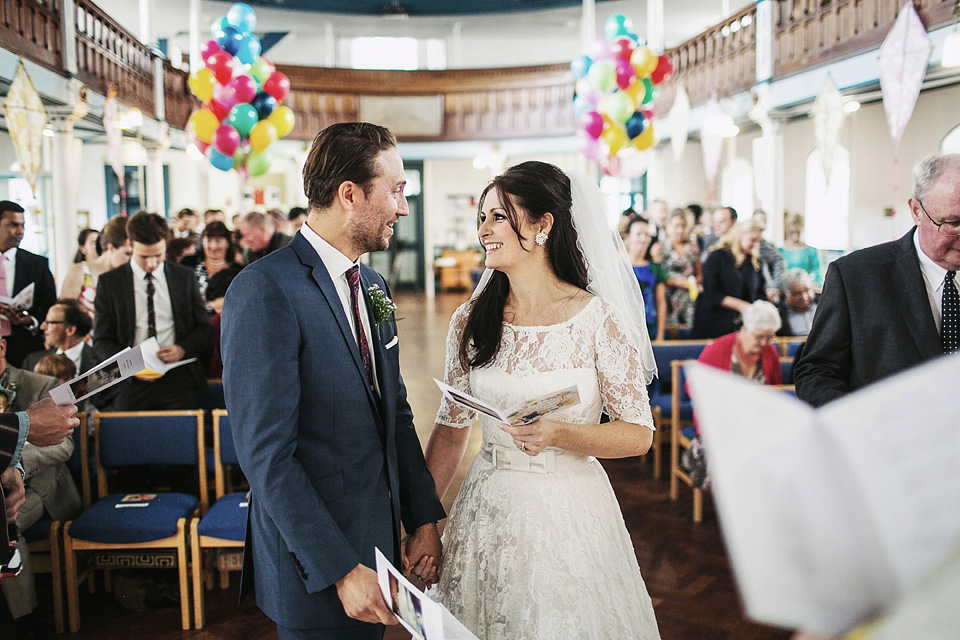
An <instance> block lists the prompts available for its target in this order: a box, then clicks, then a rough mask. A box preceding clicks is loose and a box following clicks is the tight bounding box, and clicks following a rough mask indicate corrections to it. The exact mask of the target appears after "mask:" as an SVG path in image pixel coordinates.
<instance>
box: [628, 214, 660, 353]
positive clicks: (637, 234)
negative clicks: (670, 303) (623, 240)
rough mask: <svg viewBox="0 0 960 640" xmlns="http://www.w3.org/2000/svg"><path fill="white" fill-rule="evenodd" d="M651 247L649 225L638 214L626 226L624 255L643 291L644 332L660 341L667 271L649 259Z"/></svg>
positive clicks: (651, 239) (651, 240)
mask: <svg viewBox="0 0 960 640" xmlns="http://www.w3.org/2000/svg"><path fill="white" fill-rule="evenodd" d="M652 247H653V238H652V237H651V236H650V224H649V223H648V222H647V219H646V218H642V217H639V216H638V217H637V218H635V219H634V220H633V221H632V222H631V223H630V225H629V226H628V227H627V256H628V257H629V258H630V264H631V265H632V266H633V273H634V275H635V276H636V277H637V281H638V282H639V283H640V292H641V293H642V294H643V307H644V310H645V311H646V316H647V317H646V324H647V331H648V332H649V334H650V338H651V339H652V340H663V332H664V328H665V326H666V323H667V284H666V283H667V272H666V271H664V270H663V267H661V266H660V263H658V262H654V261H653V258H652V257H651V253H652Z"/></svg>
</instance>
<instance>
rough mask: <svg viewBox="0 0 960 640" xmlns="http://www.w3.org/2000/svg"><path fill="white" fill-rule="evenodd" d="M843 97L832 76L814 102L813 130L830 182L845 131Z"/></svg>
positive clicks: (827, 178)
mask: <svg viewBox="0 0 960 640" xmlns="http://www.w3.org/2000/svg"><path fill="white" fill-rule="evenodd" d="M844 115H845V114H844V112H843V96H842V95H841V94H840V90H839V89H837V85H835V84H834V83H833V78H831V77H830V74H829V73H828V74H827V77H826V78H824V79H823V86H822V87H820V93H819V94H818V95H817V99H816V100H814V101H813V130H814V133H815V135H816V139H817V151H819V152H820V161H821V163H822V164H823V177H824V179H825V180H827V181H829V180H830V170H831V169H832V168H833V152H834V149H836V148H837V142H838V141H839V139H840V131H841V130H842V129H843V118H844Z"/></svg>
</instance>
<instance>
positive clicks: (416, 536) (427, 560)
mask: <svg viewBox="0 0 960 640" xmlns="http://www.w3.org/2000/svg"><path fill="white" fill-rule="evenodd" d="M403 542H404V544H403V552H402V554H403V570H404V571H406V572H407V574H412V575H414V576H416V577H417V578H419V579H420V580H421V581H423V583H424V584H425V585H426V586H428V587H429V586H430V585H434V584H436V583H437V580H438V579H439V577H440V568H439V567H440V561H441V556H442V554H443V545H441V544H440V534H439V533H438V532H437V523H435V522H431V523H429V524H425V525H423V526H421V527H419V528H417V530H416V531H414V532H413V533H412V534H410V535H409V536H407V538H406V540H404V541H403Z"/></svg>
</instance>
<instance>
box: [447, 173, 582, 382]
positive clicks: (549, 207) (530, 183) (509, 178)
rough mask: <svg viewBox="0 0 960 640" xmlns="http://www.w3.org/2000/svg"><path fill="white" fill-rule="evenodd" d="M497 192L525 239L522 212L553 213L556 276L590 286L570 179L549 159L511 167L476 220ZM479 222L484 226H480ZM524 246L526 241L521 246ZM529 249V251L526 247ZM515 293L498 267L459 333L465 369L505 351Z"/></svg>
mask: <svg viewBox="0 0 960 640" xmlns="http://www.w3.org/2000/svg"><path fill="white" fill-rule="evenodd" d="M491 189H492V190H495V191H496V193H497V196H498V198H499V200H500V203H501V205H502V206H503V208H504V210H505V211H506V216H507V220H508V221H509V222H510V226H511V227H512V228H513V232H514V233H515V234H517V238H519V239H520V241H521V243H523V242H525V241H526V240H527V238H525V237H523V236H522V235H521V234H520V224H521V223H520V216H521V215H526V217H527V220H529V221H530V222H532V223H534V224H535V223H537V222H538V221H539V220H540V218H542V217H543V215H544V214H545V213H548V212H549V213H551V214H552V215H553V228H552V229H551V230H550V234H549V237H548V238H547V244H546V245H545V247H546V250H547V259H548V261H549V262H550V266H551V268H552V269H553V272H554V274H556V276H557V277H558V278H560V279H561V280H563V281H564V282H569V283H570V284H572V285H574V286H576V287H580V288H581V289H586V288H587V267H586V264H585V263H584V261H583V254H582V253H581V252H580V247H579V245H578V244H577V231H576V229H575V228H574V226H573V220H572V218H571V213H570V208H571V205H572V198H571V196H570V178H568V177H567V174H565V173H564V172H563V171H561V170H560V169H559V168H557V167H555V166H553V165H552V164H547V163H546V162H534V161H531V162H524V163H521V164H518V165H516V166H513V167H510V168H509V169H507V170H506V171H504V172H503V173H502V174H500V175H499V176H497V177H496V178H494V179H493V181H492V182H491V183H490V184H488V185H487V187H486V188H485V189H484V190H483V193H482V194H480V202H479V203H478V205H477V220H478V222H479V214H480V212H481V211H483V202H484V200H486V197H487V194H488V193H490V190H491ZM478 226H479V225H478ZM521 246H522V245H521ZM526 250H527V251H529V249H526ZM509 292H510V281H509V279H508V278H507V276H506V274H504V273H502V272H500V271H494V272H493V274H492V276H491V278H490V281H489V282H488V283H487V286H486V287H485V288H484V290H483V291H481V292H480V294H479V295H477V297H476V298H474V300H473V301H472V304H471V307H470V312H469V315H468V316H467V324H466V326H465V327H464V330H463V335H462V336H461V337H460V362H461V364H462V365H463V366H464V367H483V366H486V365H488V364H490V363H491V362H492V361H493V359H494V358H495V357H496V355H497V351H498V350H499V349H500V339H501V335H502V332H503V310H504V307H505V306H506V302H507V294H508V293H509Z"/></svg>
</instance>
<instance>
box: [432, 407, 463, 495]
mask: <svg viewBox="0 0 960 640" xmlns="http://www.w3.org/2000/svg"><path fill="white" fill-rule="evenodd" d="M469 440H470V428H469V427H467V428H463V427H461V428H458V427H450V426H447V425H445V424H440V423H439V422H438V423H435V424H434V425H433V431H432V432H431V433H430V440H429V441H427V471H429V472H430V475H432V476H433V482H434V484H435V485H436V487H437V495H438V496H440V498H443V494H444V493H446V492H447V489H449V488H450V483H451V482H452V481H453V476H454V474H455V473H456V472H457V467H459V466H460V461H461V460H463V453H464V451H466V449H467V442H468V441H469Z"/></svg>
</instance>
